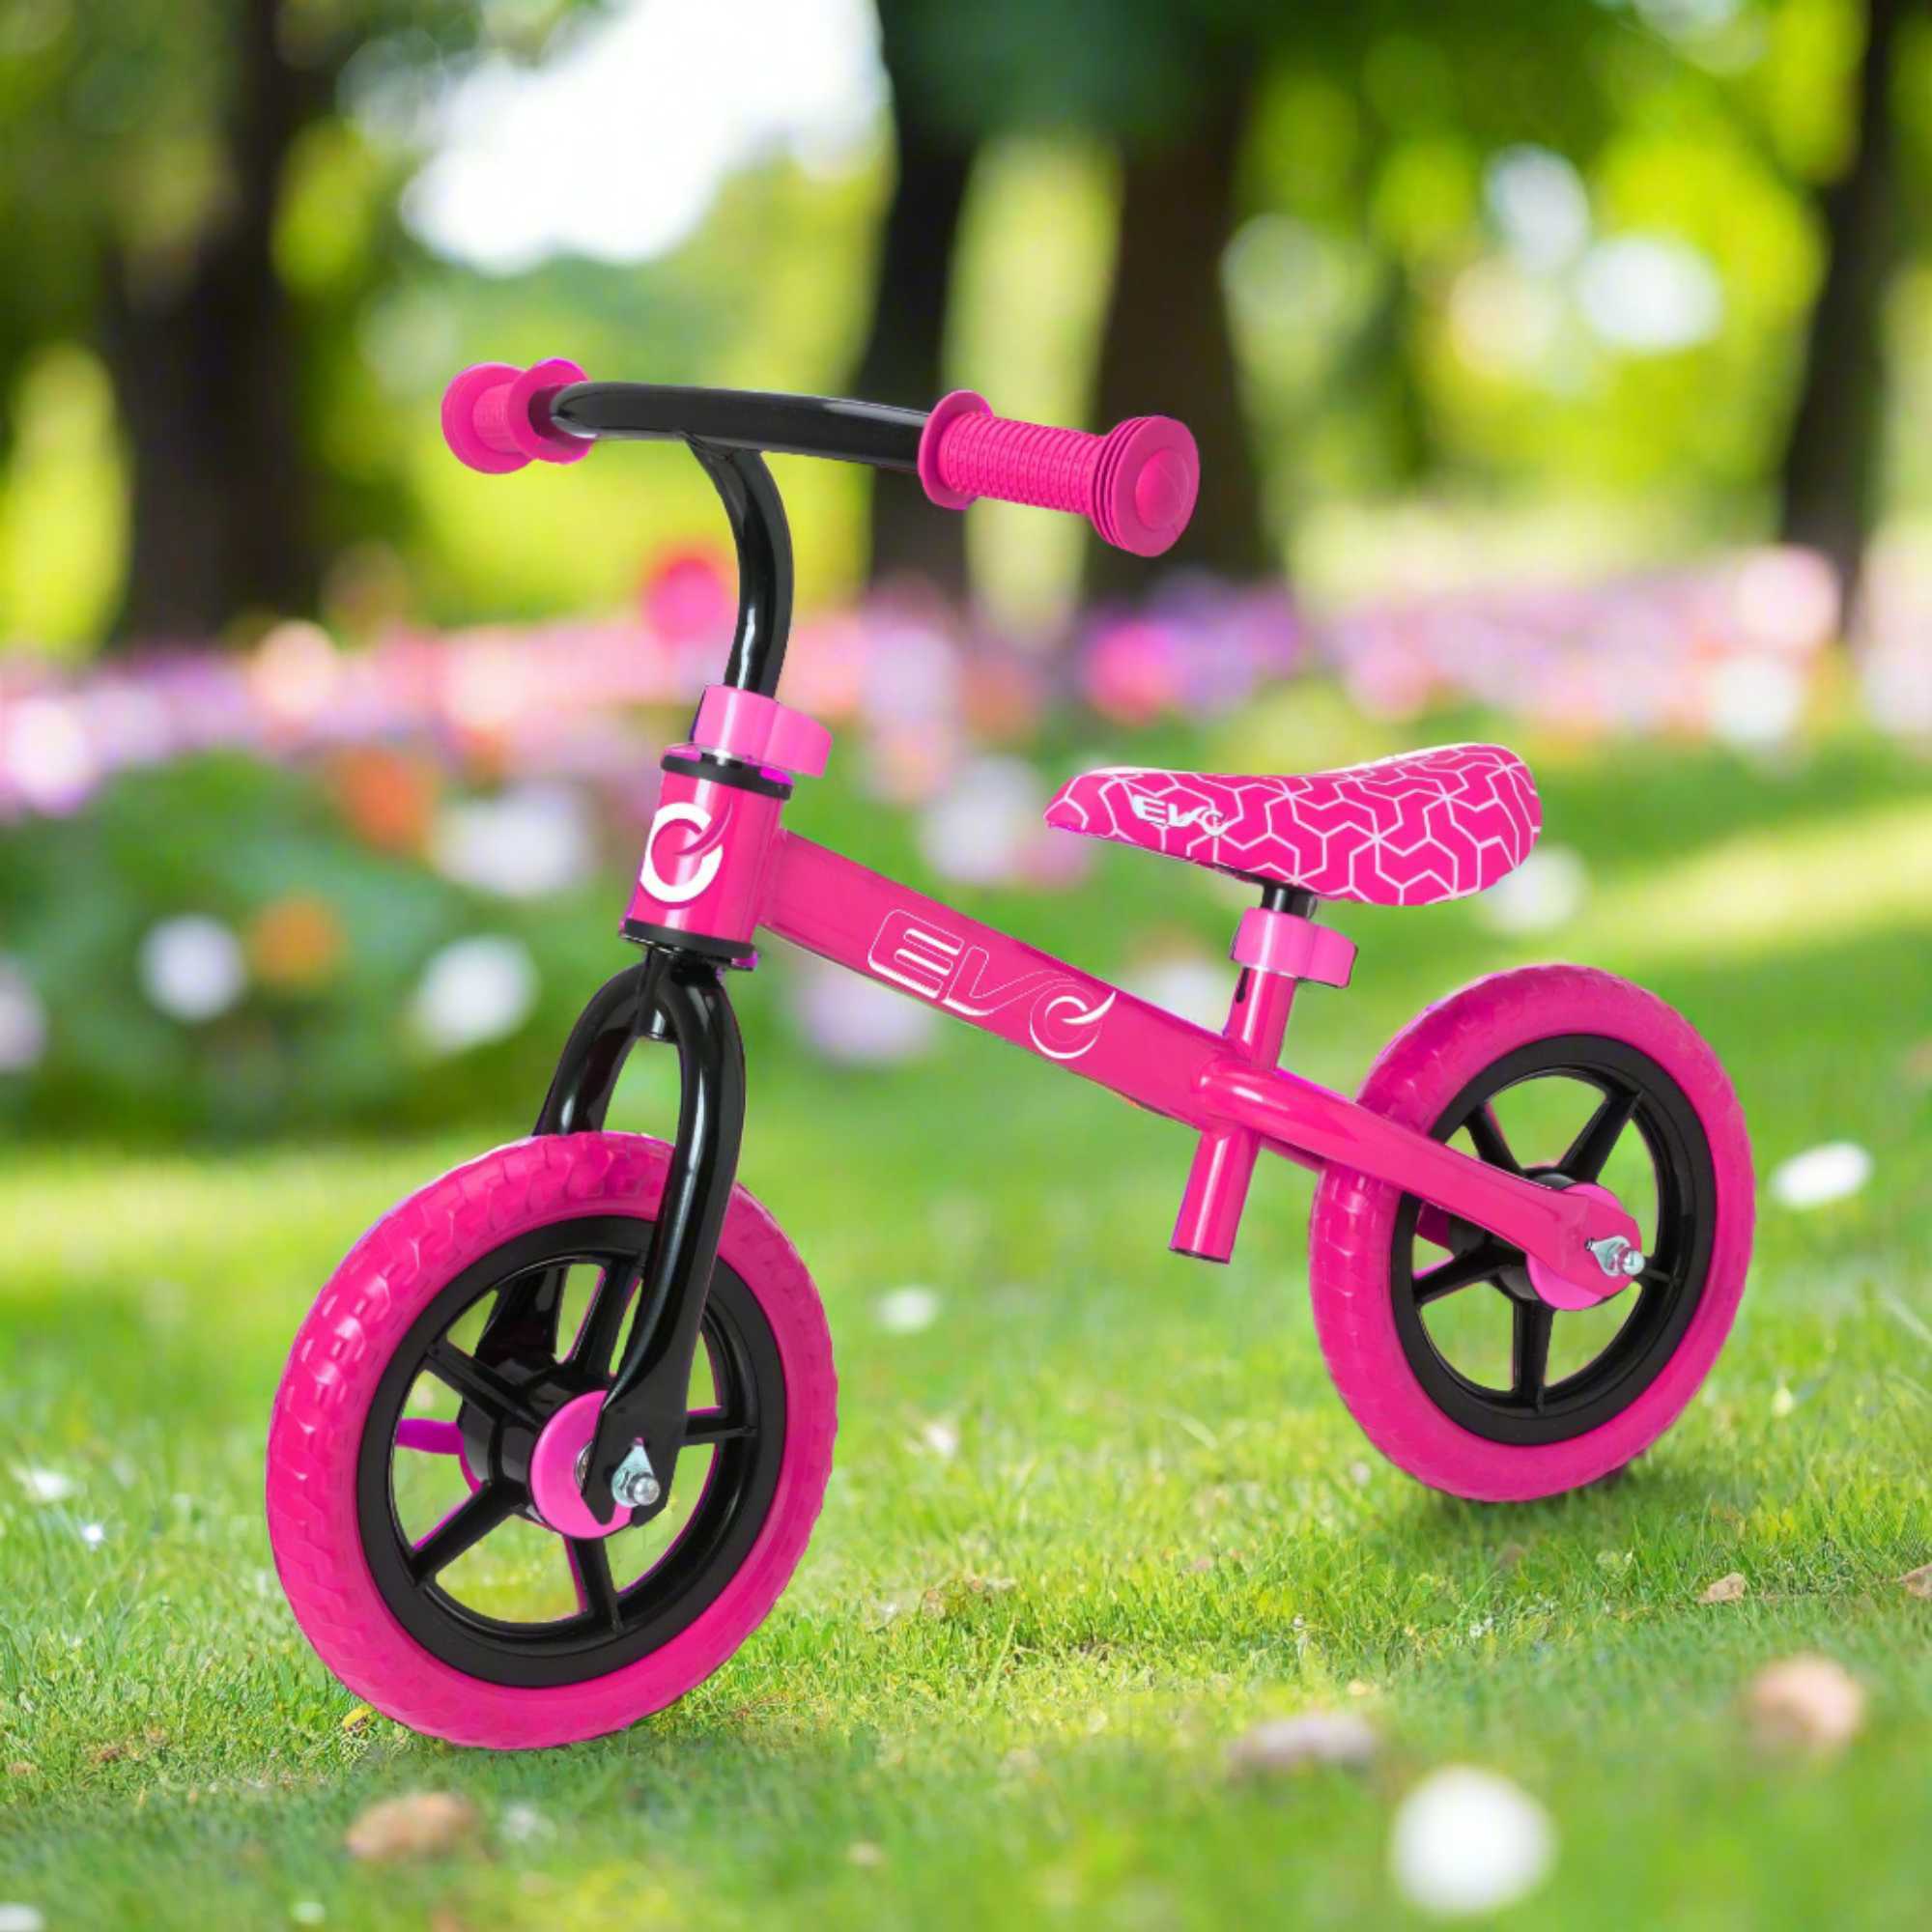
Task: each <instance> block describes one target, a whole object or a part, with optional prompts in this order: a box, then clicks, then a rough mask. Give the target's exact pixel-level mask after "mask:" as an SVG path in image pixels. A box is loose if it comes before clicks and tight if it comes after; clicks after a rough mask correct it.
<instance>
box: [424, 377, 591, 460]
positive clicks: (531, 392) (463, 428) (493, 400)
mask: <svg viewBox="0 0 1932 1932" xmlns="http://www.w3.org/2000/svg"><path fill="white" fill-rule="evenodd" d="M585 380H586V379H585V377H584V374H583V371H582V369H580V368H579V367H578V366H577V364H576V363H575V362H567V361H565V360H564V359H563V358H562V357H560V356H553V357H552V358H551V359H550V360H549V361H548V362H534V363H532V364H531V365H530V367H529V368H527V369H517V368H514V367H513V366H512V365H511V364H509V363H508V362H478V363H477V364H475V366H474V367H472V368H469V369H466V370H464V372H463V373H462V375H460V376H458V377H457V378H456V380H455V381H454V382H453V383H451V384H450V385H449V387H448V388H446V389H445V390H444V391H443V392H442V440H444V441H445V442H446V443H448V445H449V447H450V449H451V450H452V451H453V452H454V454H455V456H456V459H457V461H458V462H459V463H467V464H468V465H469V468H470V469H480V470H482V471H483V472H484V473H485V474H486V475H490V476H501V475H505V474H507V473H508V472H509V471H510V470H512V469H523V467H524V466H525V465H526V463H529V462H530V461H532V460H535V461H537V462H540V463H577V462H581V461H582V459H583V458H584V457H586V456H588V455H589V454H590V443H591V439H590V438H588V437H582V436H572V435H570V434H569V433H568V432H567V431H565V430H560V429H557V428H555V427H554V426H553V425H552V424H551V422H550V421H549V412H548V411H546V412H545V415H544V420H543V421H542V422H541V423H539V421H538V419H537V414H536V409H535V405H536V404H537V403H538V402H539V401H542V400H544V399H545V398H547V397H549V396H550V395H552V394H554V392H555V391H556V390H558V389H563V388H568V387H569V385H570V384H572V383H582V382H583V381H585Z"/></svg>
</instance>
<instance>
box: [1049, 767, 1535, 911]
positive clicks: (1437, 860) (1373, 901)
mask: <svg viewBox="0 0 1932 1932" xmlns="http://www.w3.org/2000/svg"><path fill="white" fill-rule="evenodd" d="M1046 822H1047V823H1048V824H1049V825H1055V826H1059V827H1060V828H1061V829H1062V830H1063V831H1066V832H1082V833H1085V834H1086V835H1087V836H1088V837H1089V838H1113V839H1117V840H1119V841H1120V843H1122V844H1123V845H1139V846H1142V847H1144V848H1145V849H1146V850H1147V851H1150V852H1158V853H1160V854H1162V855H1163V856H1164V857H1166V858H1170V859H1191V860H1192V861H1193V862H1194V864H1195V865H1197V866H1214V867H1220V868H1221V869H1222V870H1224V871H1230V872H1244V873H1248V874H1251V875H1253V876H1254V877H1257V878H1263V879H1273V880H1277V881H1279V882H1280V883H1281V884H1283V885H1291V886H1300V887H1302V888H1303V889H1304V890H1306V891H1308V892H1311V893H1313V894H1315V895H1316V896H1317V897H1318V898H1324V899H1355V900H1358V901H1359V902H1361V903H1362V904H1364V905H1432V904H1434V903H1435V901H1436V900H1437V899H1459V898H1464V897H1466V896H1467V895H1469V894H1471V893H1479V892H1481V891H1483V889H1484V888H1485V887H1487V886H1492V885H1494V884H1495V882H1496V881H1497V880H1498V879H1500V878H1502V877H1503V876H1504V875H1505V874H1506V873H1508V872H1512V871H1514V870H1515V869H1516V867H1519V866H1520V865H1521V864H1522V862H1523V860H1524V859H1526V858H1527V857H1528V856H1529V848H1530V847H1531V846H1532V845H1534V844H1535V843H1536V835H1537V833H1538V831H1539V830H1540V829H1541V828H1542V824H1543V809H1542V807H1541V806H1540V805H1539V803H1538V802H1537V796H1536V781H1534V780H1533V779H1532V778H1531V777H1530V775H1529V767H1528V766H1527V765H1525V764H1524V763H1523V762H1522V760H1521V759H1520V758H1519V757H1518V756H1517V755H1516V753H1514V752H1506V751H1504V750H1503V748H1502V747H1501V746H1500V745H1442V746H1438V747H1437V748H1436V749H1435V750H1434V751H1429V752H1405V753H1402V754H1401V755H1400V756H1398V757H1393V758H1380V759H1378V760H1377V761H1376V762H1375V763H1373V764H1367V765H1348V766H1345V767H1344V768H1343V769H1342V770H1340V771H1333V772H1311V773H1308V774H1306V775H1304V776H1299V777H1297V776H1293V775H1283V776H1281V777H1254V778H1242V777H1227V776H1222V775H1219V774H1215V773H1209V772H1164V771H1152V770H1148V769H1146V768H1144V767H1140V766H1134V765H1121V766H1113V767H1109V768H1107V769H1105V770H1102V771H1096V772H1082V773H1081V774H1080V776H1079V777H1078V778H1076V779H1070V780H1068V781H1067V782H1066V783H1065V784H1064V785H1063V786H1061V788H1060V790H1059V792H1058V793H1057V794H1056V795H1055V797H1054V800H1053V803H1052V804H1051V805H1049V806H1048V807H1047V809H1046Z"/></svg>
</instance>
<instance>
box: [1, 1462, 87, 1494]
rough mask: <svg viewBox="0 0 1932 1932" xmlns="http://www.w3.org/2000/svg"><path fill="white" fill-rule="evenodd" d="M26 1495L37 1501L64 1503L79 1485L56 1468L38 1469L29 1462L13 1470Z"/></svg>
mask: <svg viewBox="0 0 1932 1932" xmlns="http://www.w3.org/2000/svg"><path fill="white" fill-rule="evenodd" d="M14 1476H15V1478H16V1479H17V1480H18V1482H19V1485H20V1487H21V1488H22V1489H23V1490H25V1491H26V1492H27V1494H28V1497H29V1498H30V1499H31V1500H32V1501H34V1502H37V1503H64V1502H66V1501H67V1499H68V1498H69V1497H70V1496H71V1495H72V1494H73V1493H74V1492H76V1491H77V1490H78V1489H79V1488H80V1485H79V1484H78V1483H76V1482H75V1481H74V1479H73V1478H72V1477H71V1476H65V1475H63V1474H62V1473H61V1472H60V1471H59V1470H58V1469H40V1468H35V1467H34V1466H32V1465H31V1464H29V1465H26V1466H24V1467H21V1468H16V1469H15V1470H14Z"/></svg>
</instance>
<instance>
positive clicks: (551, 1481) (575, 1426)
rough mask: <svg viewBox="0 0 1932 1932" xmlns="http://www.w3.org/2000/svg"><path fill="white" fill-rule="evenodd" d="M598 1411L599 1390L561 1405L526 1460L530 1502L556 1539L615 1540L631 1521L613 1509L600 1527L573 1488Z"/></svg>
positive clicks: (628, 1515)
mask: <svg viewBox="0 0 1932 1932" xmlns="http://www.w3.org/2000/svg"><path fill="white" fill-rule="evenodd" d="M603 1406H604V1392H603V1390H601V1389H592V1390H590V1391H589V1393H588V1394H586V1395H581V1396H579V1397H578V1398H577V1399H576V1400H575V1401H574V1402H567V1403H565V1404H564V1406H562V1407H561V1408H560V1409H558V1410H557V1412H556V1413H555V1414H554V1416H552V1417H551V1419H550V1420H549V1422H547V1423H546V1424H545V1425H544V1432H543V1434H542V1435H539V1436H538V1437H537V1446H536V1449H535V1451H534V1452H533V1453H532V1454H531V1457H530V1501H531V1502H532V1503H533V1504H534V1505H535V1506H536V1512H537V1515H538V1516H540V1517H541V1518H542V1519H543V1520H544V1523H545V1525H546V1527H548V1528H551V1529H554V1530H555V1531H556V1532H557V1534H558V1535H560V1536H572V1537H597V1536H614V1535H615V1534H616V1533H617V1531H618V1530H620V1529H622V1528H624V1527H625V1526H626V1525H627V1524H628V1523H629V1522H630V1520H631V1512H630V1511H629V1510H627V1509H618V1510H616V1511H614V1512H613V1513H612V1515H611V1520H609V1521H608V1522H599V1521H598V1520H597V1519H596V1518H595V1517H594V1516H593V1515H591V1513H590V1506H589V1504H587V1503H586V1502H585V1501H584V1500H583V1492H582V1490H581V1489H579V1488H578V1476H577V1465H578V1463H580V1462H581V1461H582V1458H583V1454H584V1452H585V1451H586V1450H587V1449H588V1448H589V1447H590V1438H591V1437H592V1436H593V1435H595V1434H596V1433H597V1416H598V1411H599V1410H601V1409H602V1408H603Z"/></svg>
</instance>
